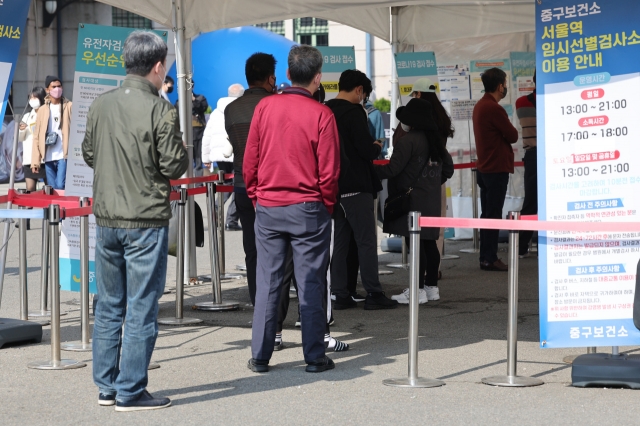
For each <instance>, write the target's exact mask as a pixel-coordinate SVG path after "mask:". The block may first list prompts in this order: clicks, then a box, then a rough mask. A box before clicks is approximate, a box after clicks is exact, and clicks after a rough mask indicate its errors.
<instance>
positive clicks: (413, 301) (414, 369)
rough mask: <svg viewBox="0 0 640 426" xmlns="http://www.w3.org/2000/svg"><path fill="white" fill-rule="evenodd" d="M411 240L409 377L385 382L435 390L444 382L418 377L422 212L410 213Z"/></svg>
mask: <svg viewBox="0 0 640 426" xmlns="http://www.w3.org/2000/svg"><path fill="white" fill-rule="evenodd" d="M407 219H408V221H409V238H410V244H411V264H410V265H411V268H410V271H411V272H410V282H409V292H410V293H409V376H408V377H403V378H398V379H386V380H383V382H382V383H383V384H385V385H387V386H396V387H402V388H433V387H436V386H442V385H444V382H443V381H440V380H434V379H424V378H420V377H418V309H419V305H418V280H419V275H420V223H419V220H420V212H410V213H409V217H408V218H407Z"/></svg>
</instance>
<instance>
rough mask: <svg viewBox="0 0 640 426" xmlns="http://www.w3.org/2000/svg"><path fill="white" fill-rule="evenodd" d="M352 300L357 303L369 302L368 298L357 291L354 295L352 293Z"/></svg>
mask: <svg viewBox="0 0 640 426" xmlns="http://www.w3.org/2000/svg"><path fill="white" fill-rule="evenodd" d="M351 298H352V299H353V300H354V301H355V302H356V303H357V302H364V301H365V300H367V298H366V297H365V296H361V295H359V294H358V293H356V292H355V291H354V292H353V293H351Z"/></svg>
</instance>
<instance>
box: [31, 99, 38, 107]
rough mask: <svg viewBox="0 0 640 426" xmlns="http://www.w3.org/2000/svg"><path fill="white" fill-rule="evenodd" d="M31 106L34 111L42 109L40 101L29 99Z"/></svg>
mask: <svg viewBox="0 0 640 426" xmlns="http://www.w3.org/2000/svg"><path fill="white" fill-rule="evenodd" d="M29 105H31V108H33V109H38V108H40V99H29Z"/></svg>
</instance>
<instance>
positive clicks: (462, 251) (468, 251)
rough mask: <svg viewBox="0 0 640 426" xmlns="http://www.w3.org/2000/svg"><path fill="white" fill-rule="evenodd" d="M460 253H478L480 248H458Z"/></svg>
mask: <svg viewBox="0 0 640 426" xmlns="http://www.w3.org/2000/svg"><path fill="white" fill-rule="evenodd" d="M460 253H471V254H473V253H480V249H474V248H470V249H462V250H460Z"/></svg>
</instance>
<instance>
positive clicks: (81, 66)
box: [60, 24, 167, 293]
mask: <svg viewBox="0 0 640 426" xmlns="http://www.w3.org/2000/svg"><path fill="white" fill-rule="evenodd" d="M135 30H136V29H135V28H121V27H107V26H101V25H89V24H80V26H79V29H78V45H77V53H76V72H75V76H74V85H73V112H72V116H71V135H70V137H69V158H68V159H67V184H66V188H65V194H66V195H73V196H80V197H92V196H93V191H92V186H93V169H91V168H90V167H89V166H87V165H86V163H85V162H84V159H83V158H82V140H83V139H84V133H85V126H86V122H87V113H88V112H89V107H90V106H91V104H92V103H93V101H94V100H95V99H96V98H97V97H98V96H100V95H101V94H103V93H105V92H108V91H110V90H113V89H117V88H118V87H120V85H121V84H122V82H123V81H124V79H125V75H126V71H125V66H124V42H125V40H126V38H127V37H128V36H129V34H131V32H133V31H135ZM154 32H155V33H156V34H158V35H159V36H160V37H162V39H163V40H164V41H165V42H166V41H167V33H166V32H165V31H154ZM94 253H95V218H94V217H93V215H92V216H91V217H90V218H89V283H90V284H89V288H90V291H91V292H93V293H95V291H96V284H95V264H94ZM60 285H61V288H62V289H63V290H71V291H79V290H80V220H79V218H77V217H74V218H70V219H67V220H65V221H63V222H62V236H61V237H60Z"/></svg>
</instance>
